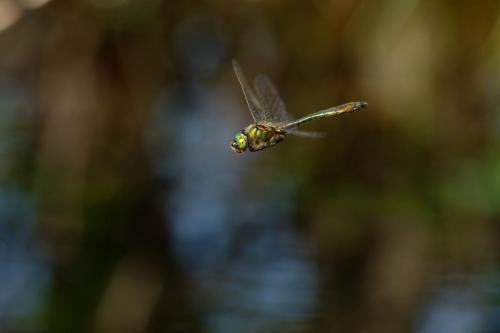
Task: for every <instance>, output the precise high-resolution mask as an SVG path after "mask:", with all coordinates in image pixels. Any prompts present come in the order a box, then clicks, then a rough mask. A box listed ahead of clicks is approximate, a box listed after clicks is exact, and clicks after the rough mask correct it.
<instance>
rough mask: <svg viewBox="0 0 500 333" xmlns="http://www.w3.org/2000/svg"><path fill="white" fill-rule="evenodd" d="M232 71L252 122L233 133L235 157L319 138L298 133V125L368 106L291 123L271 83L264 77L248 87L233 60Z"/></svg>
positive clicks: (350, 106)
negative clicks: (299, 138) (297, 138)
mask: <svg viewBox="0 0 500 333" xmlns="http://www.w3.org/2000/svg"><path fill="white" fill-rule="evenodd" d="M233 69H234V72H235V74H236V78H237V79H238V82H239V83H240V86H241V90H242V91H243V95H244V96H245V100H246V102H247V106H248V109H249V110H250V114H251V115H252V118H253V120H254V122H253V123H252V124H250V125H249V126H247V127H245V128H243V129H242V130H241V132H238V133H236V135H235V136H234V137H233V141H232V142H231V149H232V150H233V151H235V152H237V153H240V154H241V153H244V152H245V151H246V150H249V151H251V152H256V151H260V150H263V149H266V148H270V147H272V146H274V145H276V144H278V143H280V142H281V141H283V140H285V139H286V138H287V136H288V135H296V136H302V137H320V136H321V134H318V133H315V132H306V131H300V130H298V129H297V127H299V126H300V125H302V124H305V123H308V122H310V121H313V120H316V119H322V118H326V117H331V116H335V115H339V114H344V113H349V112H354V111H357V110H359V109H361V108H365V107H367V106H368V103H367V102H364V101H363V102H349V103H345V104H342V105H339V106H335V107H331V108H328V109H325V110H321V111H318V112H314V113H311V114H308V115H306V116H304V117H302V118H299V119H295V120H294V119H293V118H292V117H291V116H290V114H289V113H288V111H287V109H286V106H285V103H284V102H283V100H282V99H281V97H280V95H279V93H278V90H277V89H276V87H275V86H274V84H273V82H272V81H271V79H269V77H268V76H266V75H264V74H260V75H257V76H256V77H255V79H254V85H253V88H254V89H255V90H253V89H252V87H251V86H250V85H249V84H248V82H247V80H246V78H245V75H244V73H243V70H242V68H241V66H240V65H239V63H238V62H237V61H236V60H234V59H233Z"/></svg>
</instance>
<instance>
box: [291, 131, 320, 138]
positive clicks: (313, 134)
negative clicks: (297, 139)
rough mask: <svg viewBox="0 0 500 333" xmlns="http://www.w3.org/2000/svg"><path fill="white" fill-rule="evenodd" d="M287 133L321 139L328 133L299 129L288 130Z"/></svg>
mask: <svg viewBox="0 0 500 333" xmlns="http://www.w3.org/2000/svg"><path fill="white" fill-rule="evenodd" d="M287 134H291V135H295V136H301V137H303V138H310V139H321V138H324V137H325V136H326V133H323V132H310V131H299V130H297V129H291V130H289V131H287Z"/></svg>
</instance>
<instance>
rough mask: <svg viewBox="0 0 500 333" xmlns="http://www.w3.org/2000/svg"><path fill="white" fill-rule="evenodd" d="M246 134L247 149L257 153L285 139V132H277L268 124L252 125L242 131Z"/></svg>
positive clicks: (277, 130)
mask: <svg viewBox="0 0 500 333" xmlns="http://www.w3.org/2000/svg"><path fill="white" fill-rule="evenodd" d="M243 133H244V134H246V138H247V144H248V149H249V150H250V151H258V150H262V149H265V148H268V147H271V146H274V145H275V144H277V143H278V142H281V141H283V140H284V139H285V138H286V132H285V131H282V130H279V129H277V128H275V127H273V126H271V125H269V124H265V123H257V124H252V125H250V126H248V127H247V128H245V129H244V130H243Z"/></svg>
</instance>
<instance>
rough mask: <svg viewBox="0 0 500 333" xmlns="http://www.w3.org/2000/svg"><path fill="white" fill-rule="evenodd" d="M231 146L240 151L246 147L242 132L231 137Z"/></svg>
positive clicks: (245, 139)
mask: <svg viewBox="0 0 500 333" xmlns="http://www.w3.org/2000/svg"><path fill="white" fill-rule="evenodd" d="M231 146H232V147H233V149H234V150H236V151H237V152H239V153H242V152H244V151H245V150H246V149H247V138H246V137H245V135H244V134H243V133H237V134H236V135H235V136H234V138H233V143H232V144H231Z"/></svg>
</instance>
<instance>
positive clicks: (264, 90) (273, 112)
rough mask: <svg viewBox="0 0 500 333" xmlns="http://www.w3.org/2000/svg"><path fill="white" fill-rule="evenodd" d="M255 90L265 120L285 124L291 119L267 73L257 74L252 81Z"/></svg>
mask: <svg viewBox="0 0 500 333" xmlns="http://www.w3.org/2000/svg"><path fill="white" fill-rule="evenodd" d="M253 85H254V88H255V92H256V93H257V97H258V98H259V100H260V102H261V103H262V106H263V108H264V113H265V117H266V119H265V120H266V121H269V122H273V123H278V124H285V123H287V122H289V121H290V120H292V117H291V116H290V115H289V114H288V112H287V110H286V106H285V103H284V102H283V100H282V99H281V97H280V94H279V93H278V90H277V89H276V87H275V86H274V84H273V82H272V81H271V79H269V77H268V76H267V75H263V74H260V75H257V77H256V78H255V80H254V82H253Z"/></svg>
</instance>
